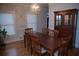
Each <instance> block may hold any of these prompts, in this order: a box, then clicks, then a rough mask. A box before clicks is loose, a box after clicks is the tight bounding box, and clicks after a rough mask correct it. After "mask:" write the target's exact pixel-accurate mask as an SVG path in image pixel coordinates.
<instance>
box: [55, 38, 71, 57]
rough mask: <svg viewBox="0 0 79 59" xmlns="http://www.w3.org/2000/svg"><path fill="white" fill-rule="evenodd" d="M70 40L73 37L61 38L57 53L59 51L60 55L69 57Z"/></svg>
mask: <svg viewBox="0 0 79 59" xmlns="http://www.w3.org/2000/svg"><path fill="white" fill-rule="evenodd" d="M70 39H71V37H62V38H60V42H58V44H59V48H57V50H55V52H56V51H58V55H60V56H67V52H68V49H69V45H70Z"/></svg>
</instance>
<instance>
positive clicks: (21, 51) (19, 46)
mask: <svg viewBox="0 0 79 59" xmlns="http://www.w3.org/2000/svg"><path fill="white" fill-rule="evenodd" d="M0 52H1V53H0V55H4V56H27V55H30V54H29V52H28V51H27V49H26V48H24V44H23V41H18V42H14V43H9V44H7V45H6V48H5V49H2V50H1V51H0Z"/></svg>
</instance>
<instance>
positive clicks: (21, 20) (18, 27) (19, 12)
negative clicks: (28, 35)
mask: <svg viewBox="0 0 79 59" xmlns="http://www.w3.org/2000/svg"><path fill="white" fill-rule="evenodd" d="M30 5H31V4H0V13H12V14H13V15H14V27H15V31H16V34H17V36H18V37H23V34H24V29H25V28H26V25H27V24H26V14H28V13H31V14H35V13H34V12H32V10H31V8H30ZM39 6H40V11H39V12H37V20H38V24H37V26H38V29H37V31H41V29H42V27H45V26H46V15H47V12H48V7H47V4H39ZM18 40H19V39H18Z"/></svg>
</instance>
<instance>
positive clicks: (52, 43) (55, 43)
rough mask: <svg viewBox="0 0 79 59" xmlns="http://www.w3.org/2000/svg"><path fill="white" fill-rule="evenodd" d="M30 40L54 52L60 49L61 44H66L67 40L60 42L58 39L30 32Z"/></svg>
mask: <svg viewBox="0 0 79 59" xmlns="http://www.w3.org/2000/svg"><path fill="white" fill-rule="evenodd" d="M29 35H30V37H31V38H35V39H33V40H36V41H37V42H38V43H39V44H40V45H42V46H43V47H45V48H47V49H48V50H49V51H51V52H54V50H55V49H56V48H58V47H60V46H61V45H62V44H66V43H67V40H66V41H64V40H61V39H60V38H58V39H56V38H55V37H54V36H55V35H54V36H49V35H48V34H44V33H40V32H31V33H29Z"/></svg>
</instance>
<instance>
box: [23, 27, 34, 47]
mask: <svg viewBox="0 0 79 59" xmlns="http://www.w3.org/2000/svg"><path fill="white" fill-rule="evenodd" d="M32 31H33V29H32V28H26V29H25V32H24V47H25V48H26V41H27V47H28V40H29V39H28V33H30V32H32Z"/></svg>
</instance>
